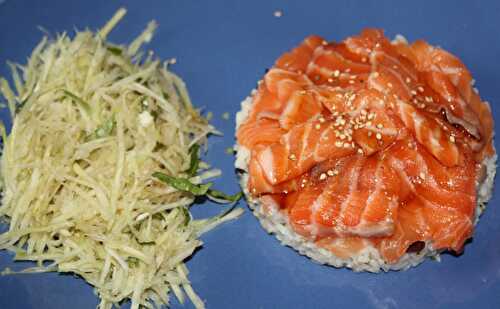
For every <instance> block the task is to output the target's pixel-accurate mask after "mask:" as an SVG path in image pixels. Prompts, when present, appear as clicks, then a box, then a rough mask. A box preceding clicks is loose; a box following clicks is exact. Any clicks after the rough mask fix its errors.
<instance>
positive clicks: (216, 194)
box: [207, 189, 243, 202]
mask: <svg viewBox="0 0 500 309" xmlns="http://www.w3.org/2000/svg"><path fill="white" fill-rule="evenodd" d="M207 195H210V196H211V197H213V198H215V199H219V200H226V201H228V202H236V201H238V200H239V199H240V198H242V197H243V192H241V191H240V192H238V193H236V194H233V195H228V194H226V193H224V192H221V191H219V190H213V189H209V190H208V191H207Z"/></svg>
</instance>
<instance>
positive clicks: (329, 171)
mask: <svg viewBox="0 0 500 309" xmlns="http://www.w3.org/2000/svg"><path fill="white" fill-rule="evenodd" d="M326 173H327V174H328V176H330V177H331V176H333V175H335V174H334V173H333V171H332V170H328V171H326Z"/></svg>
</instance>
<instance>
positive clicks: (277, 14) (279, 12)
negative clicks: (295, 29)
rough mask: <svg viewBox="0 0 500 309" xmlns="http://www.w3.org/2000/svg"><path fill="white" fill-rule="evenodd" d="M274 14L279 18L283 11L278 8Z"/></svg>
mask: <svg viewBox="0 0 500 309" xmlns="http://www.w3.org/2000/svg"><path fill="white" fill-rule="evenodd" d="M273 15H274V17H277V18H279V17H281V16H283V11H280V10H276V11H274V14H273Z"/></svg>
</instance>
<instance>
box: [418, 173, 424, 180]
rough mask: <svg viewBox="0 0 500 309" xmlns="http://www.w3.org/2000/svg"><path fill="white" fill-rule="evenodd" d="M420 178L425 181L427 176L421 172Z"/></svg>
mask: <svg viewBox="0 0 500 309" xmlns="http://www.w3.org/2000/svg"><path fill="white" fill-rule="evenodd" d="M418 176H420V178H422V180H425V174H424V173H423V172H420V174H419V175H418Z"/></svg>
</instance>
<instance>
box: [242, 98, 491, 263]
mask: <svg viewBox="0 0 500 309" xmlns="http://www.w3.org/2000/svg"><path fill="white" fill-rule="evenodd" d="M251 106H252V98H251V97H247V98H246V99H245V100H244V101H243V102H241V110H240V111H239V112H238V113H237V114H236V130H238V128H239V126H240V124H242V123H243V122H244V121H245V120H246V118H247V117H248V115H249V112H250V109H251ZM235 150H236V162H235V167H236V168H237V169H238V170H240V171H241V173H240V175H239V177H240V185H241V188H242V189H243V192H244V193H245V197H246V199H247V201H248V205H249V207H250V209H252V211H253V213H254V215H255V216H256V217H257V218H258V219H259V221H260V223H261V225H262V227H263V228H264V229H265V230H266V231H267V232H268V233H271V234H274V235H275V236H276V238H278V240H279V241H280V242H281V244H283V245H285V246H289V247H291V248H293V249H295V250H296V251H298V252H299V253H300V254H302V255H305V256H308V257H309V258H311V259H312V260H313V261H315V262H317V263H320V264H327V265H331V266H334V267H339V268H340V267H347V268H351V269H352V270H354V271H368V272H375V273H376V272H380V271H389V270H406V269H408V268H410V267H412V266H417V265H418V264H420V263H422V262H423V261H424V260H425V258H426V257H430V258H433V259H435V260H438V261H439V260H440V257H439V254H440V253H441V252H442V250H434V249H433V248H432V243H426V245H425V247H424V249H422V250H421V251H420V252H418V253H406V254H405V255H403V256H402V257H401V259H400V260H399V261H398V262H396V263H392V264H391V263H387V262H386V261H384V259H383V258H382V256H381V255H380V253H379V252H378V250H377V249H376V248H374V247H372V246H370V247H367V248H365V249H363V250H361V252H359V253H358V254H357V255H355V256H353V257H350V258H347V259H343V258H340V257H338V256H336V255H335V254H334V253H333V252H331V251H329V250H326V249H324V248H321V247H318V246H317V245H316V244H315V243H314V242H311V241H310V240H309V239H306V238H304V237H302V236H301V235H299V234H297V233H296V232H295V231H294V230H293V228H292V227H291V225H290V224H289V222H288V217H287V216H286V215H283V214H282V213H281V212H280V211H279V210H277V209H274V208H272V207H269V208H266V211H264V209H263V208H264V207H262V205H261V204H260V203H259V200H258V199H255V198H253V197H252V195H251V194H250V192H248V189H247V183H248V163H249V160H250V151H249V150H248V149H247V148H245V147H243V146H240V145H238V144H236V145H235ZM496 161H497V155H496V153H495V155H493V156H491V157H488V158H486V159H485V160H484V161H483V166H485V168H486V176H485V177H484V179H483V180H482V182H480V183H478V184H477V208H476V218H475V224H477V222H478V220H479V216H480V215H481V213H482V212H483V211H484V209H485V207H486V203H487V202H488V200H489V199H490V198H491V195H492V191H493V180H494V177H495V173H496Z"/></svg>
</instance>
